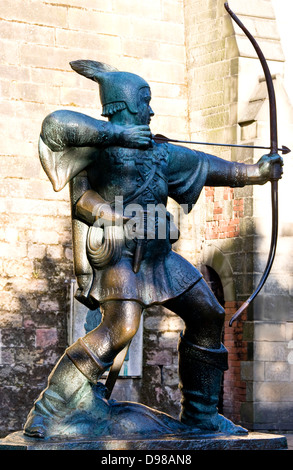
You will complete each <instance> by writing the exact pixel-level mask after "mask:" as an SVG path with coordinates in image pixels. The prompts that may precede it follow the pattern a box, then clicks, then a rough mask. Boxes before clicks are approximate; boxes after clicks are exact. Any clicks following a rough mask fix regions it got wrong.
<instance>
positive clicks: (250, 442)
mask: <svg viewBox="0 0 293 470" xmlns="http://www.w3.org/2000/svg"><path fill="white" fill-rule="evenodd" d="M284 449H287V440H286V438H285V437H284V436H280V435H276V434H262V433H254V432H253V433H249V434H248V435H238V436H228V435H224V434H218V433H217V434H216V433H211V434H196V435H192V434H189V435H187V434H181V435H179V434H172V435H166V436H160V437H157V438H145V439H144V438H138V437H133V438H130V437H128V438H125V439H123V438H121V439H117V438H115V439H113V438H111V437H107V438H105V437H104V438H102V439H99V438H95V439H92V440H91V439H73V438H71V439H68V438H67V439H64V438H63V439H59V440H58V439H34V438H30V437H26V436H24V435H23V433H22V431H18V432H15V433H12V434H9V435H8V436H7V437H5V438H4V439H0V450H103V451H105V450H107V451H116V450H131V451H132V450H148V451H153V450H172V451H181V450H188V451H191V450H284Z"/></svg>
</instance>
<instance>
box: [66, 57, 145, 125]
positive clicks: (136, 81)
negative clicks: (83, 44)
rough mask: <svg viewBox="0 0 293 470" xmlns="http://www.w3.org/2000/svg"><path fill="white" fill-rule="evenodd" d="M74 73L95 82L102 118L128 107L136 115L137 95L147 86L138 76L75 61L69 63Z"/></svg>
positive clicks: (93, 62)
mask: <svg viewBox="0 0 293 470" xmlns="http://www.w3.org/2000/svg"><path fill="white" fill-rule="evenodd" d="M70 66H71V68H72V69H73V70H75V72H77V73H79V74H80V75H83V76H84V77H87V78H90V79H91V80H93V81H95V82H97V83H98V84H99V87H100V99H101V103H102V106H103V113H102V114H103V116H110V115H112V114H113V110H114V112H115V111H117V110H119V109H120V110H121V109H124V108H125V105H126V106H127V107H128V109H129V111H130V112H131V113H133V114H136V113H137V94H138V91H139V90H140V89H141V88H144V87H148V88H149V84H148V83H147V82H146V81H145V80H144V79H143V78H141V77H140V76H139V75H135V74H133V73H129V72H120V71H119V70H117V69H116V68H114V67H112V66H110V65H107V64H103V63H102V62H95V61H93V60H75V61H73V62H70Z"/></svg>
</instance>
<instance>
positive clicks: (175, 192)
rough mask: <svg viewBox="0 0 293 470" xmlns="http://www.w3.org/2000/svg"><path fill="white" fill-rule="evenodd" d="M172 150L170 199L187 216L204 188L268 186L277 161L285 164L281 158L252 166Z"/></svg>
mask: <svg viewBox="0 0 293 470" xmlns="http://www.w3.org/2000/svg"><path fill="white" fill-rule="evenodd" d="M168 149H169V196H170V197H171V198H173V199H175V201H177V202H178V203H179V204H181V205H183V206H184V207H183V208H184V210H185V212H189V211H190V210H191V209H192V207H193V205H194V204H195V203H196V201H197V199H198V197H199V195H200V193H201V190H202V188H203V187H204V186H230V187H242V186H245V185H252V184H264V183H266V182H267V181H268V180H269V179H270V178H271V173H272V169H273V164H274V163H275V162H276V161H278V162H280V163H281V166H282V164H283V161H282V158H281V157H280V156H279V155H277V154H274V155H264V156H263V157H262V158H261V159H260V160H259V161H258V162H257V163H255V164H253V165H248V164H244V163H238V162H229V161H226V160H224V159H222V158H219V157H216V156H214V155H209V154H206V153H204V152H199V151H194V150H191V149H188V148H186V147H181V146H177V145H172V144H168ZM280 172H282V169H280ZM280 176H281V174H280Z"/></svg>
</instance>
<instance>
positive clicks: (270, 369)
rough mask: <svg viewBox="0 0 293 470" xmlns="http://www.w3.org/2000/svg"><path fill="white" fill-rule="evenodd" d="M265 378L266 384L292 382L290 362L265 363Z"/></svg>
mask: <svg viewBox="0 0 293 470" xmlns="http://www.w3.org/2000/svg"><path fill="white" fill-rule="evenodd" d="M286 357H287V356H286ZM264 378H265V381H266V382H290V378H291V367H290V364H289V363H288V362H281V361H276V362H265V364H264Z"/></svg>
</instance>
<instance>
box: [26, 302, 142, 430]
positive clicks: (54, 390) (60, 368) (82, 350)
mask: <svg viewBox="0 0 293 470" xmlns="http://www.w3.org/2000/svg"><path fill="white" fill-rule="evenodd" d="M101 311H102V315H103V319H102V322H101V324H100V325H99V326H98V327H97V328H95V329H94V330H93V331H91V332H90V333H88V334H87V335H85V336H84V337H83V338H79V339H78V340H77V341H76V342H75V343H74V344H72V345H71V346H70V347H69V348H67V349H66V351H65V353H64V355H63V356H62V357H61V359H60V360H59V362H58V363H57V364H56V366H55V367H54V369H53V371H52V373H51V374H50V376H49V378H48V385H47V387H46V389H45V390H44V391H43V392H42V393H41V395H40V396H39V398H38V399H37V400H36V402H35V403H34V406H33V408H32V410H31V411H30V413H29V415H28V418H27V421H26V424H25V426H24V433H25V434H26V435H28V436H32V437H41V438H42V437H45V436H46V431H47V429H48V427H49V426H50V421H51V420H54V419H57V420H58V419H60V418H62V417H64V416H66V415H67V414H68V413H70V412H71V411H72V410H73V409H75V408H76V405H77V403H78V402H79V401H80V399H81V398H82V396H83V394H84V393H86V391H88V388H89V386H90V383H92V384H96V383H97V382H98V380H99V378H100V377H101V375H102V374H103V372H104V371H105V370H107V369H108V368H109V367H110V366H111V365H112V363H113V360H114V358H115V357H116V355H117V354H118V353H119V352H120V351H121V350H122V349H123V348H124V347H125V346H126V345H127V344H128V343H129V341H130V340H131V339H132V338H133V336H134V334H135V333H136V331H137V329H138V327H139V322H140V317H141V312H142V307H141V306H140V305H139V304H138V303H137V302H132V301H109V302H105V303H104V304H103V305H101Z"/></svg>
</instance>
